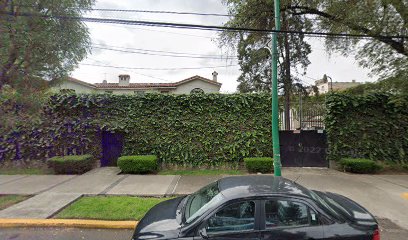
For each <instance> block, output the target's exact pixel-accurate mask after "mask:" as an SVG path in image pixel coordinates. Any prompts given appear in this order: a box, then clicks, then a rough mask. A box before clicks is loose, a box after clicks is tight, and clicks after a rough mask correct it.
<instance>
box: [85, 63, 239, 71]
mask: <svg viewBox="0 0 408 240" xmlns="http://www.w3.org/2000/svg"><path fill="white" fill-rule="evenodd" d="M80 65H84V66H93V67H106V68H119V69H134V70H151V71H175V70H194V69H209V68H228V67H236V66H238V65H224V66H212V67H182V68H145V67H121V66H111V65H99V64H89V63H80Z"/></svg>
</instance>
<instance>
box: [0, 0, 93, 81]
mask: <svg viewBox="0 0 408 240" xmlns="http://www.w3.org/2000/svg"><path fill="white" fill-rule="evenodd" d="M93 3H94V0H60V1H58V2H55V1H52V0H0V89H1V88H2V86H4V85H5V84H8V85H11V86H12V87H13V88H16V89H27V87H29V86H31V85H30V84H31V83H32V81H31V80H32V79H33V78H36V79H45V80H51V79H58V78H60V77H62V76H66V75H67V73H69V72H70V71H72V70H73V69H74V67H75V66H76V65H77V63H78V62H80V61H81V60H82V59H84V58H85V57H86V55H87V53H88V51H89V50H90V38H89V33H88V29H87V27H86V26H85V24H83V23H82V22H81V21H79V20H71V19H70V20H66V19H62V18H58V16H69V17H80V16H81V15H82V13H83V12H84V10H85V9H88V8H90V7H91V6H92V5H93ZM24 15H25V16H24ZM40 16H49V17H51V18H44V17H40Z"/></svg>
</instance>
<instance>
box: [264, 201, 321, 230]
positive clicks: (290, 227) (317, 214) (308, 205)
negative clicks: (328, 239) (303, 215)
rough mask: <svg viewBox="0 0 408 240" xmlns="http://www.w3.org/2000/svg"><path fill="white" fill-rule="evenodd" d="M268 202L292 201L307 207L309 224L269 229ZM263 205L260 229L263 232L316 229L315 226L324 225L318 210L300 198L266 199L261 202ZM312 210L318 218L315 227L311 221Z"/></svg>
mask: <svg viewBox="0 0 408 240" xmlns="http://www.w3.org/2000/svg"><path fill="white" fill-rule="evenodd" d="M267 201H291V202H295V203H299V204H303V205H305V206H306V207H307V216H308V219H309V223H308V224H303V225H296V226H277V227H274V228H267V227H266V211H265V210H266V208H265V204H266V202H267ZM260 205H261V207H260V208H261V209H260V210H261V211H260V220H261V222H260V229H261V231H274V230H282V229H295V228H304V227H315V226H321V225H322V223H321V221H320V216H319V215H320V214H319V211H317V210H316V208H314V207H312V206H311V205H310V204H309V202H307V201H305V200H303V199H300V198H291V197H270V198H265V199H263V200H262V201H261V203H260ZM310 210H312V211H313V212H315V214H316V218H317V222H318V224H317V225H313V224H312V221H311V215H310Z"/></svg>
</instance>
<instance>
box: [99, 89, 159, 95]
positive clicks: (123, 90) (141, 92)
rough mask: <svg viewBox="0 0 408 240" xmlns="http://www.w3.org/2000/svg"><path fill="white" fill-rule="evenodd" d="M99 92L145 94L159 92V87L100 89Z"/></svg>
mask: <svg viewBox="0 0 408 240" xmlns="http://www.w3.org/2000/svg"><path fill="white" fill-rule="evenodd" d="M97 92H98V93H113V94H119V95H120V94H139V93H140V94H143V93H155V92H159V91H158V90H157V89H137V90H136V89H126V88H125V89H123V88H122V89H120V88H119V89H98V91H97Z"/></svg>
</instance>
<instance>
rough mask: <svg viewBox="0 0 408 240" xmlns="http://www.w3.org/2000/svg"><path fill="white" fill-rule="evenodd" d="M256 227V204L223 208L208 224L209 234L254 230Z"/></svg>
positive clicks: (233, 205)
mask: <svg viewBox="0 0 408 240" xmlns="http://www.w3.org/2000/svg"><path fill="white" fill-rule="evenodd" d="M254 225H255V202H253V201H245V202H239V203H234V204H231V205H228V206H226V207H224V208H222V209H221V210H220V211H218V212H217V213H216V214H214V215H213V216H212V217H210V218H209V219H208V223H207V233H219V232H238V231H245V230H253V229H254Z"/></svg>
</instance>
